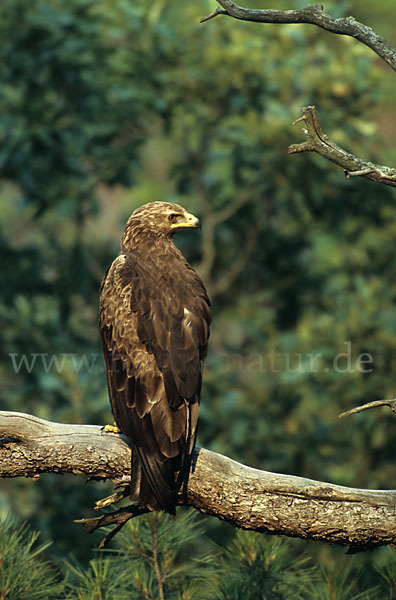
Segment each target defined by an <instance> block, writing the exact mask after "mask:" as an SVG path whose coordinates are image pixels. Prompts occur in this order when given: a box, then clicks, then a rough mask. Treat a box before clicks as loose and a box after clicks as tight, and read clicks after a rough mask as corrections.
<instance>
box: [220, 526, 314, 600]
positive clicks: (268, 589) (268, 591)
mask: <svg viewBox="0 0 396 600" xmlns="http://www.w3.org/2000/svg"><path fill="white" fill-rule="evenodd" d="M290 550H291V546H290V543H289V542H288V541H287V540H284V539H281V538H273V539H271V538H268V537H266V536H263V535H260V534H257V533H251V532H250V533H248V532H245V531H238V532H237V534H236V536H235V540H234V541H233V542H232V543H231V544H230V545H229V546H228V547H227V548H226V549H225V551H224V552H223V555H222V558H221V567H220V581H219V585H218V589H217V591H216V592H215V591H214V592H213V598H216V599H218V600H245V599H246V600H256V599H257V598H268V600H287V599H292V598H295V599H296V600H299V599H300V598H301V599H302V598H304V599H305V598H306V593H305V592H306V587H307V583H308V582H310V581H311V579H312V578H315V573H314V570H313V569H312V567H310V566H308V562H309V558H308V557H307V556H304V555H302V556H300V557H298V558H295V557H293V555H292V553H291V552H290ZM216 587H217V586H216Z"/></svg>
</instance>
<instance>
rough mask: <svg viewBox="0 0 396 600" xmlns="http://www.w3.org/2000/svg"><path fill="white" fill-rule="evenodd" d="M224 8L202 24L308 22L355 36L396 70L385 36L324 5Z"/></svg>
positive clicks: (224, 2)
mask: <svg viewBox="0 0 396 600" xmlns="http://www.w3.org/2000/svg"><path fill="white" fill-rule="evenodd" d="M217 2H218V4H220V5H221V6H222V7H223V9H224V10H223V11H221V10H220V9H217V10H215V11H214V12H213V13H212V14H211V15H208V16H207V17H204V18H203V19H201V21H207V20H209V19H212V18H214V17H215V16H217V15H227V16H229V17H233V18H234V19H239V20H242V21H254V22H256V23H283V24H285V23H290V24H296V23H306V24H309V25H317V26H318V27H321V28H322V29H325V30H326V31H329V32H330V33H336V34H339V35H347V36H350V37H353V38H355V39H357V40H359V42H361V43H362V44H365V46H368V47H369V48H371V50H373V51H374V52H375V53H376V54H377V55H378V56H380V57H381V58H382V59H383V60H384V61H385V62H386V63H387V64H388V65H389V66H390V67H391V68H392V69H393V70H394V71H396V49H395V48H393V47H392V46H391V45H390V44H389V42H387V41H386V40H385V39H384V38H383V37H381V36H379V35H378V34H376V33H375V32H374V31H373V30H372V29H371V28H370V27H367V25H363V23H359V21H357V20H356V19H355V18H354V17H345V18H340V19H335V18H334V17H332V16H330V15H328V14H326V13H325V12H323V6H322V4H313V5H309V6H306V7H305V8H301V9H298V10H273V9H265V10H253V9H250V8H242V7H241V6H239V5H238V4H236V3H235V2H233V1H232V0H217Z"/></svg>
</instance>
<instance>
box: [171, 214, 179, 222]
mask: <svg viewBox="0 0 396 600" xmlns="http://www.w3.org/2000/svg"><path fill="white" fill-rule="evenodd" d="M177 217H178V215H177V214H176V213H172V214H171V215H169V221H170V222H171V223H176V221H177Z"/></svg>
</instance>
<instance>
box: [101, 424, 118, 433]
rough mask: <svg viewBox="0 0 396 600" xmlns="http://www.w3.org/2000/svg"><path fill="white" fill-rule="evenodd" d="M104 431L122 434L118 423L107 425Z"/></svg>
mask: <svg viewBox="0 0 396 600" xmlns="http://www.w3.org/2000/svg"><path fill="white" fill-rule="evenodd" d="M103 431H105V432H106V433H121V429H119V428H118V427H117V424H116V423H114V425H105V426H104V427H103Z"/></svg>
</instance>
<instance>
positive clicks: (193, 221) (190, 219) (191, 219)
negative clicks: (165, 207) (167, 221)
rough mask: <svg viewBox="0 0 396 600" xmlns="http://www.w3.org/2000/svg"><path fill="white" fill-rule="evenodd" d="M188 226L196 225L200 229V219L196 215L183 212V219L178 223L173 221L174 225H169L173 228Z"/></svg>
mask: <svg viewBox="0 0 396 600" xmlns="http://www.w3.org/2000/svg"><path fill="white" fill-rule="evenodd" d="M190 227H198V228H199V229H201V223H200V220H199V219H198V218H197V217H196V216H194V215H192V214H190V213H186V214H185V220H184V221H180V222H179V223H175V224H174V225H171V229H173V230H177V229H188V228H190Z"/></svg>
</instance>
